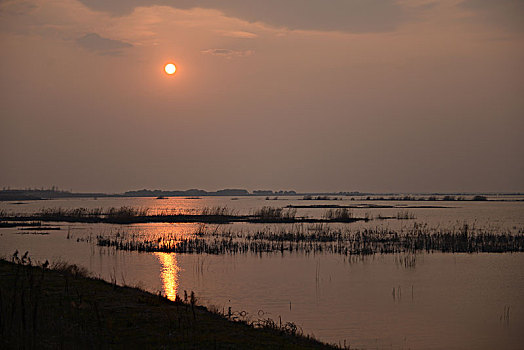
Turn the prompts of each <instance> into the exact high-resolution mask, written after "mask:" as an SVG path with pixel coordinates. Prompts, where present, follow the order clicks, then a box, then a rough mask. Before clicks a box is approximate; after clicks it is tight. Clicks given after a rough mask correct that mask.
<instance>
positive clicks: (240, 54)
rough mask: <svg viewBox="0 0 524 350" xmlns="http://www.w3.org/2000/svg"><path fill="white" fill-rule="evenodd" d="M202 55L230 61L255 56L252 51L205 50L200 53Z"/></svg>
mask: <svg viewBox="0 0 524 350" xmlns="http://www.w3.org/2000/svg"><path fill="white" fill-rule="evenodd" d="M200 52H201V53H203V54H204V55H212V56H219V57H224V58H227V59H231V58H233V57H249V56H252V55H254V54H255V51H253V50H230V49H207V50H202V51H200Z"/></svg>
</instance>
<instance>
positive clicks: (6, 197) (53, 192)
mask: <svg viewBox="0 0 524 350" xmlns="http://www.w3.org/2000/svg"><path fill="white" fill-rule="evenodd" d="M489 195H493V196H497V195H515V196H519V195H520V196H522V195H524V194H522V193H490V194H489ZM205 196H233V197H242V196H266V197H267V198H266V199H278V196H302V197H303V199H304V200H337V199H339V200H340V199H343V198H341V197H342V196H345V197H351V199H352V200H397V201H398V200H402V201H436V200H443V201H461V200H478V201H483V200H487V197H486V194H481V193H456V194H447V193H440V194H439V193H432V194H399V193H386V194H381V193H363V192H357V191H354V192H330V193H313V192H308V193H304V192H301V193H299V192H296V191H293V190H279V191H272V190H254V191H253V192H249V191H248V190H245V189H237V188H233V189H231V188H228V189H223V190H218V191H206V190H200V189H189V190H173V191H165V190H149V189H142V190H135V191H127V192H124V193H118V194H108V193H93V192H86V193H78V192H72V191H67V190H66V191H64V190H60V189H58V188H57V187H54V186H53V187H51V188H49V189H44V188H40V189H38V188H27V189H10V188H5V187H4V189H3V190H1V191H0V201H24V200H45V199H60V198H98V197H100V198H102V197H157V198H166V197H205ZM270 196H272V198H270ZM337 196H338V197H337Z"/></svg>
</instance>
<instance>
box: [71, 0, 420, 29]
mask: <svg viewBox="0 0 524 350" xmlns="http://www.w3.org/2000/svg"><path fill="white" fill-rule="evenodd" d="M80 1H81V2H82V3H83V4H84V5H85V6H87V7H89V8H91V9H94V10H98V11H105V12H109V13H111V14H114V15H123V14H126V13H130V12H132V11H133V10H134V9H135V8H136V7H139V6H153V5H164V6H171V7H174V8H178V9H193V8H204V9H214V10H219V11H221V12H222V13H224V14H225V15H226V16H228V17H234V18H239V19H242V20H246V21H249V22H262V23H265V24H269V25H271V26H274V27H279V28H281V27H283V28H289V29H292V30H315V31H342V32H352V33H370V32H388V31H393V30H395V29H396V28H397V27H398V26H399V25H400V24H402V23H403V22H405V21H407V20H408V19H409V18H410V16H411V14H408V12H409V11H408V10H407V9H406V8H405V7H404V6H403V5H401V4H399V3H398V2H397V1H395V0H330V1H329V3H326V1H325V0H285V1H282V0H264V1H260V0H193V1H188V0H147V1H146V0H135V1H129V0H113V1H106V0H80Z"/></svg>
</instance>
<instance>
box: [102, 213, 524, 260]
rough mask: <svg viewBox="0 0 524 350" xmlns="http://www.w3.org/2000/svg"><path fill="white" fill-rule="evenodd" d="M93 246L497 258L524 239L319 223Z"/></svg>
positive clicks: (469, 230) (463, 229)
mask: <svg viewBox="0 0 524 350" xmlns="http://www.w3.org/2000/svg"><path fill="white" fill-rule="evenodd" d="M140 237H145V236H140ZM96 244H97V245H99V246H105V247H113V248H115V249H119V250H129V251H143V252H174V253H193V254H204V253H205V254H239V253H257V254H260V253H282V254H283V253H284V252H286V253H305V254H310V253H314V254H316V253H332V254H340V255H346V256H349V255H372V254H391V253H412V254H415V253H418V252H450V253H459V252H460V253H481V252H488V253H502V252H522V251H524V233H522V232H519V233H510V232H498V231H492V230H488V229H482V228H476V227H474V226H469V225H467V224H463V225H459V226H454V227H451V228H441V227H429V226H428V225H427V224H419V223H414V224H413V225H412V226H411V227H408V228H404V229H402V230H397V231H396V230H393V229H388V228H379V227H377V228H365V229H353V230H352V229H348V228H337V229H334V228H331V227H330V226H329V225H325V224H322V223H319V224H311V225H292V226H291V227H285V226H281V227H278V226H277V227H273V228H270V227H267V228H266V229H263V230H256V231H245V232H244V231H238V232H233V231H231V230H222V231H218V230H217V229H214V230H212V231H211V230H210V231H207V230H206V229H205V228H200V229H199V232H198V235H190V236H186V237H175V236H167V237H160V238H155V239H147V238H144V239H141V238H139V236H136V235H131V236H130V235H125V234H123V235H121V236H119V237H112V236H104V235H99V236H97V238H96ZM410 259H411V258H407V260H405V261H404V262H403V264H404V265H406V266H408V265H410V264H414V263H415V261H413V260H410Z"/></svg>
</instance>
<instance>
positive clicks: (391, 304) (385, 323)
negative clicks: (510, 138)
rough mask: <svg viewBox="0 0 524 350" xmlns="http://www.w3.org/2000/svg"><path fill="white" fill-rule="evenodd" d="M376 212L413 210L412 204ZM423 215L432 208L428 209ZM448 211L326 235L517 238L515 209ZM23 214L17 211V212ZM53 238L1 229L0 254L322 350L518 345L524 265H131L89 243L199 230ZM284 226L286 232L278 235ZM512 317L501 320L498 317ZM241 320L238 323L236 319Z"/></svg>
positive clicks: (170, 261) (523, 261)
mask: <svg viewBox="0 0 524 350" xmlns="http://www.w3.org/2000/svg"><path fill="white" fill-rule="evenodd" d="M326 203H328V204H339V205H340V204H343V205H346V204H367V203H369V202H367V201H351V200H350V199H344V200H336V201H335V200H331V201H304V200H301V199H300V198H296V197H290V198H287V199H279V200H270V201H268V200H265V199H264V198H259V197H255V198H252V197H248V198H239V199H238V200H231V198H228V197H213V198H201V199H185V198H174V199H167V200H156V199H152V198H124V199H115V198H104V199H98V200H93V199H82V200H61V201H40V202H28V203H27V204H10V203H1V204H0V209H4V210H8V211H11V210H16V212H21V211H22V210H26V211H27V212H35V211H38V210H40V209H41V208H42V207H43V206H46V207H51V208H52V207H69V208H76V207H89V208H98V207H103V208H109V207H120V206H133V207H139V208H151V210H160V211H161V210H179V209H181V208H182V209H183V210H189V211H190V210H193V211H197V210H201V209H202V208H204V207H212V206H227V207H229V208H233V209H235V210H238V211H239V212H242V213H249V212H251V211H253V210H254V209H256V208H260V207H262V206H265V205H271V206H275V207H276V206H278V207H285V206H287V205H304V204H307V205H309V204H326ZM373 204H384V205H392V204H394V205H404V206H414V205H416V204H420V203H414V202H413V201H406V202H394V203H393V202H391V201H384V202H380V201H373ZM423 204H428V203H426V202H424V203H423ZM431 204H435V205H439V206H446V208H409V209H407V210H409V211H410V212H412V213H414V216H415V219H412V220H376V219H375V220H370V221H368V222H357V223H351V224H334V225H333V226H334V227H337V226H343V227H349V228H351V229H353V228H354V229H357V228H359V227H389V228H392V229H402V228H403V227H408V226H409V225H412V224H413V222H420V223H425V224H428V225H433V226H435V225H441V226H442V227H446V226H453V225H461V224H463V223H467V224H469V225H473V226H478V227H488V228H491V229H492V230H493V231H494V232H497V231H509V232H520V230H522V228H523V227H524V215H523V213H524V203H522V202H478V203H477V202H453V203H452V202H449V203H444V202H435V203H431ZM22 208H23V209H22ZM323 210H324V209H316V208H315V209H309V208H308V209H299V210H298V213H297V215H310V216H321V215H322V212H323ZM399 210H400V209H399V208H376V209H371V208H365V209H352V212H353V214H354V215H355V216H359V215H361V214H362V213H364V212H368V213H371V215H373V216H377V215H378V214H381V215H383V216H393V215H395V214H396V213H397V212H398V211H399ZM49 225H51V226H56V227H60V228H61V229H60V230H56V231H49V232H48V234H45V235H40V234H31V233H32V232H31V231H27V232H26V231H23V233H27V234H20V233H22V231H21V230H18V229H17V228H2V229H0V254H1V255H3V256H6V257H8V256H10V255H12V254H13V252H14V251H15V250H18V251H19V252H22V253H23V252H25V251H29V255H30V257H31V258H32V259H33V261H37V260H38V261H40V262H43V261H45V260H46V259H48V260H49V261H53V260H56V259H63V260H65V261H67V262H70V263H76V264H79V265H82V266H85V267H86V268H87V269H88V270H89V271H90V272H91V273H92V274H93V275H94V276H100V277H102V278H104V279H106V280H108V281H111V280H116V281H117V282H118V283H120V284H128V285H139V286H141V287H142V288H145V289H147V290H150V291H152V292H157V291H161V292H162V293H165V294H166V295H167V296H168V297H170V298H174V296H175V295H176V294H178V295H182V296H183V294H184V291H187V292H188V293H190V291H194V292H195V293H196V295H197V297H198V298H199V300H200V302H201V303H202V304H204V305H215V306H216V307H217V308H218V309H219V310H224V311H225V312H227V310H228V308H229V307H231V309H232V311H233V312H237V314H235V315H238V313H239V312H241V311H246V315H245V316H243V317H246V318H249V319H251V320H254V319H257V318H267V317H270V318H272V319H274V320H276V321H277V322H279V320H280V319H281V320H282V322H288V321H292V322H295V323H296V324H297V325H298V326H299V327H300V328H301V329H302V330H303V331H304V332H305V333H310V334H311V333H312V334H314V335H315V336H316V337H318V338H320V339H321V340H324V341H327V342H334V343H337V344H338V343H340V344H344V341H346V344H347V345H351V347H356V348H379V349H383V348H394V349H407V348H416V349H418V348H424V349H442V348H447V349H463V348H480V349H491V348H507V349H519V348H521V345H522V344H523V343H524V335H523V334H522V332H521V329H524V301H523V298H522V297H521V295H522V294H523V292H524V254H523V253H502V254H488V253H481V254H463V253H460V254H451V253H420V254H415V255H413V254H385V255H381V254H374V255H368V256H344V255H336V254H327V253H321V254H304V253H300V252H294V253H289V252H283V253H280V252H279V253H275V252H273V253H261V254H252V253H248V254H226V255H208V254H175V253H138V252H129V251H122V250H115V249H113V248H107V247H99V246H97V245H96V244H95V243H94V239H93V237H96V236H97V235H99V234H102V233H103V234H110V235H116V234H118V233H119V232H124V231H125V232H126V233H127V234H134V235H137V236H140V237H162V236H165V235H168V234H173V233H175V234H177V235H179V236H180V237H184V236H191V235H192V234H194V232H195V230H197V229H198V227H199V225H198V224H162V223H160V224H139V225H136V224H135V225H108V224H80V223H56V224H55V223H49ZM284 226H285V225H284ZM265 227H270V228H277V227H279V225H265V224H232V225H216V226H215V225H209V227H208V228H210V229H212V230H214V229H215V228H217V229H218V230H233V231H235V230H238V231H246V230H253V229H261V228H262V229H263V228H265ZM506 310H509V311H506ZM242 315H244V314H243V313H242Z"/></svg>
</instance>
